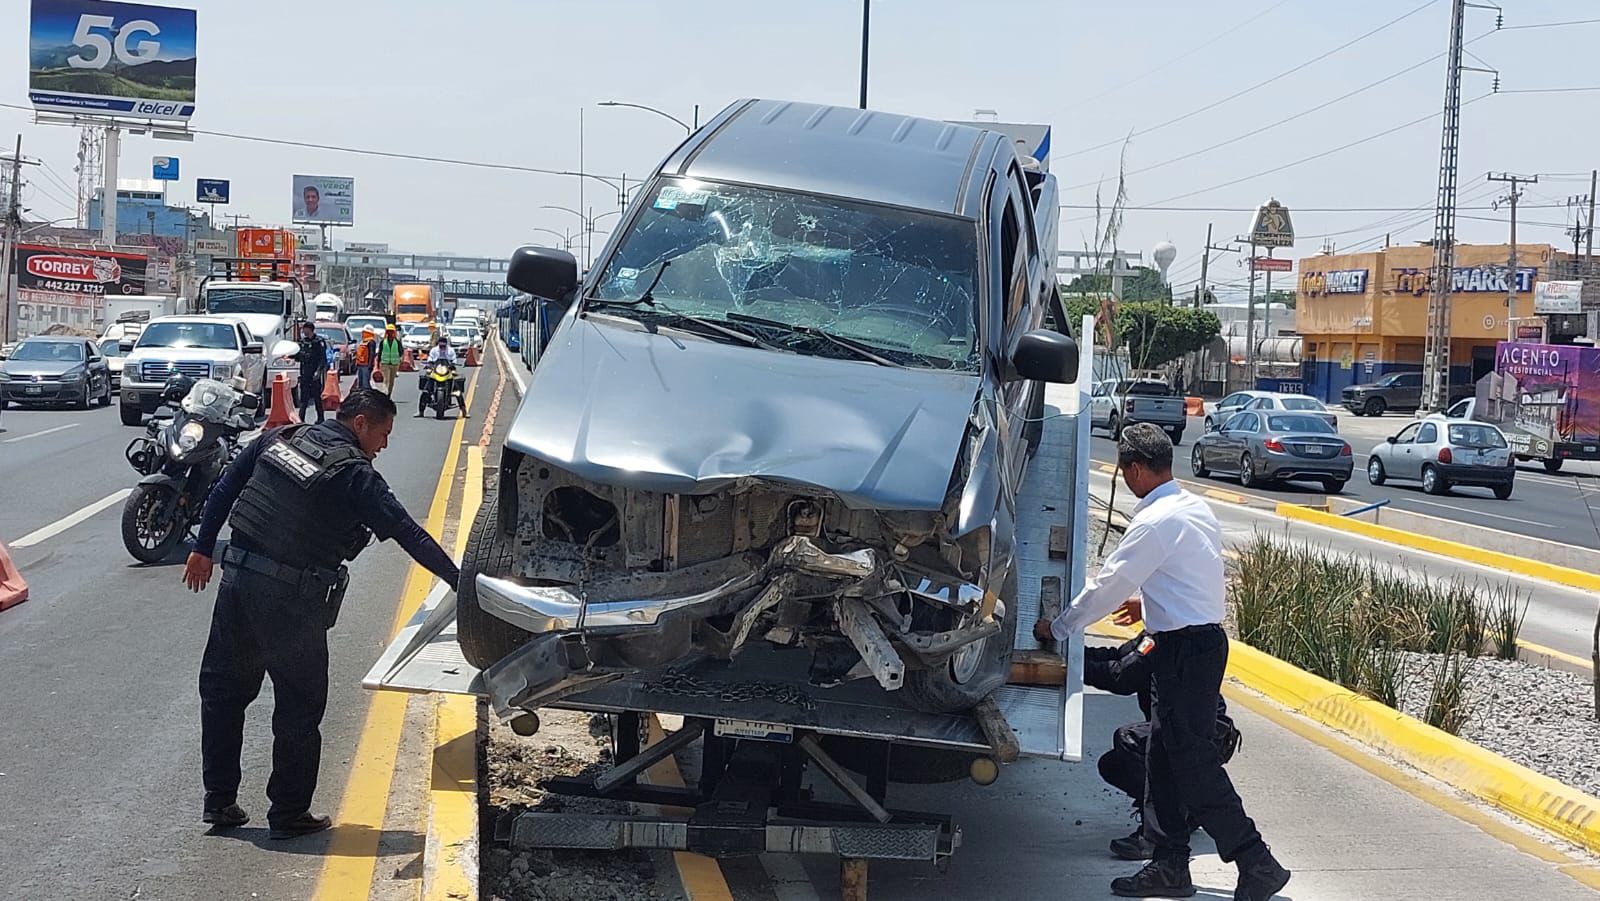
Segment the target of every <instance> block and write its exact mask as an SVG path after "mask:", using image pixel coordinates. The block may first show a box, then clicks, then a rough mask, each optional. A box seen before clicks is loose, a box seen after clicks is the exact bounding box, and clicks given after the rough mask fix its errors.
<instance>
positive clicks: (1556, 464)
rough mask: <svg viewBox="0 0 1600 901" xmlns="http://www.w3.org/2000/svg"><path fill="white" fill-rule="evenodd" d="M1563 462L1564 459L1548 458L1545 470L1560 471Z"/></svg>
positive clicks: (1545, 462)
mask: <svg viewBox="0 0 1600 901" xmlns="http://www.w3.org/2000/svg"><path fill="white" fill-rule="evenodd" d="M1563 462H1564V461H1562V460H1546V461H1544V471H1545V472H1551V473H1554V472H1560V471H1561V464H1562V463H1563Z"/></svg>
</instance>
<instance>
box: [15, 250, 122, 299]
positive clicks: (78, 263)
mask: <svg viewBox="0 0 1600 901" xmlns="http://www.w3.org/2000/svg"><path fill="white" fill-rule="evenodd" d="M148 265H149V258H148V257H146V256H144V255H143V254H136V253H112V252H110V251H107V250H86V249H79V248H75V247H52V246H47V245H43V244H19V245H18V246H17V289H18V290H19V291H39V292H44V293H49V294H57V295H72V296H78V297H90V296H100V295H107V294H109V295H113V296H121V295H131V294H143V293H145V290H144V288H145V271H146V268H147V267H148Z"/></svg>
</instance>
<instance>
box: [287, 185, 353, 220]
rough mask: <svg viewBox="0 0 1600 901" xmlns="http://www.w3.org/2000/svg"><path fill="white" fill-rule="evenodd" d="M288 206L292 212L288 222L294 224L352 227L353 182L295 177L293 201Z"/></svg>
mask: <svg viewBox="0 0 1600 901" xmlns="http://www.w3.org/2000/svg"><path fill="white" fill-rule="evenodd" d="M290 204H291V208H292V209H293V210H294V215H293V216H292V217H290V218H291V219H292V221H294V222H296V223H306V224H309V225H354V224H355V221H356V182H355V179H353V178H343V177H340V176H332V175H296V176H295V177H294V197H293V198H292V199H291V200H290Z"/></svg>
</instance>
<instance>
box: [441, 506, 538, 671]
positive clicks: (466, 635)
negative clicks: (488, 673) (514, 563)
mask: <svg viewBox="0 0 1600 901" xmlns="http://www.w3.org/2000/svg"><path fill="white" fill-rule="evenodd" d="M498 499H499V496H498V494H497V493H495V492H490V493H487V494H485V495H484V498H483V504H482V505H481V506H480V507H478V515H477V516H475V517H473V520H472V531H470V532H469V533H468V534H467V547H466V551H465V552H464V553H463V554H462V555H461V584H460V586H458V588H457V590H456V642H457V643H459V644H460V645H461V653H462V655H463V656H465V657H466V658H467V662H468V663H470V664H472V665H473V666H475V667H477V668H478V669H487V668H489V667H490V666H493V665H494V664H496V663H498V662H500V659H501V658H502V657H505V656H506V655H507V654H509V653H511V652H512V651H515V650H516V649H517V648H519V647H521V646H522V645H523V644H525V643H526V642H527V641H528V639H530V638H532V637H533V635H532V634H531V633H529V632H527V631H525V630H523V629H519V628H517V627H516V626H513V625H511V624H510V623H508V622H506V621H504V620H502V619H499V618H498V617H496V616H494V615H493V614H491V613H489V612H488V611H486V610H484V609H483V608H481V607H479V606H478V584H477V580H478V573H487V574H489V575H491V576H504V575H506V574H508V573H510V572H511V547H512V543H511V542H510V541H508V540H507V539H506V537H505V536H504V535H502V534H501V533H500V524H499V521H498V516H497V514H498V512H499V505H498V504H497V503H496V501H497V500H498Z"/></svg>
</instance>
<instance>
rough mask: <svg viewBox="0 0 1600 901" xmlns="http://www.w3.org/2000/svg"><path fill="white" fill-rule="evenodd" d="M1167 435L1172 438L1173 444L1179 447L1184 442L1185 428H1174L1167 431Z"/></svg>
mask: <svg viewBox="0 0 1600 901" xmlns="http://www.w3.org/2000/svg"><path fill="white" fill-rule="evenodd" d="M1167 437H1168V438H1171V439H1172V446H1173V447H1177V446H1178V445H1180V444H1182V443H1183V429H1173V430H1171V431H1169V432H1167Z"/></svg>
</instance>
